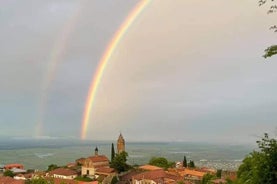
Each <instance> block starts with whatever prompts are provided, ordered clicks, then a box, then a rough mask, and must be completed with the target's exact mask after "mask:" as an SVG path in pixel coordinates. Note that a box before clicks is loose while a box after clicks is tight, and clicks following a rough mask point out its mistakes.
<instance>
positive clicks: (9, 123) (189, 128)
mask: <svg viewBox="0 0 277 184" xmlns="http://www.w3.org/2000/svg"><path fill="white" fill-rule="evenodd" d="M0 2H1V6H0V26H1V28H0V40H1V42H0V66H1V67H0V74H1V77H0V125H1V129H0V136H12V137H32V136H37V131H38V130H37V128H38V124H40V125H41V127H40V129H41V130H40V132H39V135H40V136H49V137H57V136H58V137H60V136H61V137H76V138H79V137H80V131H81V130H80V129H81V122H82V116H83V111H84V106H85V101H86V98H87V93H88V90H89V85H90V82H91V79H92V77H93V75H94V73H95V70H96V67H97V64H98V62H99V60H100V58H101V56H102V54H103V52H104V51H105V48H106V46H107V45H108V43H109V40H110V39H111V38H112V36H113V34H114V33H115V32H116V30H117V29H118V27H119V26H120V24H121V23H122V22H123V21H124V20H125V18H126V17H127V15H128V13H129V12H130V11H131V10H132V8H134V6H135V5H136V3H138V2H139V1H138V0H131V1H126V0H117V1H114V0H105V1H102V0H101V1H100V0H99V1H88V0H87V1H84V0H81V1H73V0H49V1H44V0H26V1H17V0H2V1H0ZM266 11H267V10H266V7H259V6H258V4H257V2H256V1H253V0H244V1H241V0H233V1H230V0H206V1H203V0H186V1H184V0H153V1H152V3H150V4H149V5H148V6H147V7H146V8H145V9H144V11H143V12H142V13H141V14H140V15H139V16H138V18H137V19H136V21H135V22H134V23H133V24H132V26H131V27H130V28H129V30H128V32H127V33H126V34H125V36H124V38H123V39H122V40H121V42H120V44H119V45H118V47H117V48H116V50H115V52H114V54H113V56H112V58H111V59H110V61H109V63H108V65H107V68H106V70H105V72H104V75H103V78H102V81H101V83H100V85H99V90H98V93H97V96H96V101H95V104H94V106H93V109H92V112H91V113H92V114H91V120H90V123H89V126H88V128H89V129H88V132H87V133H88V134H87V138H88V139H92V140H109V139H114V138H115V137H117V136H118V133H119V132H122V133H123V135H124V136H125V138H126V139H127V140H128V141H215V142H235V143H239V142H253V140H256V139H257V136H260V135H262V134H263V133H264V132H269V133H270V134H272V135H274V134H275V133H276V128H277V116H276V114H277V95H276V94H277V85H276V84H277V63H276V59H277V57H276V56H275V57H272V58H269V59H266V60H265V59H264V58H263V57H262V55H263V50H264V49H265V48H266V47H267V46H269V45H271V44H274V43H275V44H276V42H277V39H276V34H274V33H272V32H271V31H269V30H268V28H269V26H270V25H271V24H274V23H276V15H267V14H266ZM53 60H56V61H55V62H53Z"/></svg>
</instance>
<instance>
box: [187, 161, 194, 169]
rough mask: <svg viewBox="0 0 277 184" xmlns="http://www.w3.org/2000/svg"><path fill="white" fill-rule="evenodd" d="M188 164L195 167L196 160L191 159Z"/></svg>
mask: <svg viewBox="0 0 277 184" xmlns="http://www.w3.org/2000/svg"><path fill="white" fill-rule="evenodd" d="M188 166H189V167H190V168H195V164H194V161H193V160H190V161H189V165H188Z"/></svg>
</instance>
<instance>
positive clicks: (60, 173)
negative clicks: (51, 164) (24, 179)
mask: <svg viewBox="0 0 277 184" xmlns="http://www.w3.org/2000/svg"><path fill="white" fill-rule="evenodd" d="M77 175H78V173H77V171H74V170H71V169H67V168H57V169H54V170H52V171H50V172H49V173H48V176H50V177H53V178H61V179H71V180H72V179H74V178H76V177H77Z"/></svg>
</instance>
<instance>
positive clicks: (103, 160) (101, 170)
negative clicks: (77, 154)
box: [77, 133, 125, 176]
mask: <svg viewBox="0 0 277 184" xmlns="http://www.w3.org/2000/svg"><path fill="white" fill-rule="evenodd" d="M98 151H99V150H98V148H97V147H96V148H95V150H94V155H93V156H89V157H87V158H84V159H79V160H77V162H78V163H79V164H81V165H82V170H81V174H82V175H83V176H84V175H86V176H96V175H103V174H104V175H109V174H112V173H114V172H115V170H114V169H113V168H110V165H109V159H108V158H107V156H105V155H99V154H98ZM123 151H125V140H124V138H123V136H122V134H121V133H120V135H119V137H118V139H117V153H118V154H119V153H122V152H123Z"/></svg>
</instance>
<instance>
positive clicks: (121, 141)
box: [117, 133, 125, 154]
mask: <svg viewBox="0 0 277 184" xmlns="http://www.w3.org/2000/svg"><path fill="white" fill-rule="evenodd" d="M123 151H125V140H124V138H123V136H122V134H121V133H120V135H119V137H118V139H117V153H118V154H120V153H122V152H123Z"/></svg>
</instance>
